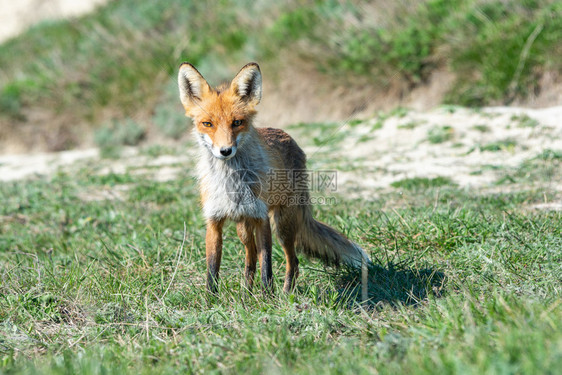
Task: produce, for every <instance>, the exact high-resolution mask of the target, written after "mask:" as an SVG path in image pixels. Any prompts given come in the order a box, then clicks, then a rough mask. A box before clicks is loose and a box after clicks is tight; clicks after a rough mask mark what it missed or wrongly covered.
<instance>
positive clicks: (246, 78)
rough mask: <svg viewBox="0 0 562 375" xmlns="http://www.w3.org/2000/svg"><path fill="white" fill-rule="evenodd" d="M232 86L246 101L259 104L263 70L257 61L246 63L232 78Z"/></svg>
mask: <svg viewBox="0 0 562 375" xmlns="http://www.w3.org/2000/svg"><path fill="white" fill-rule="evenodd" d="M230 87H231V88H232V89H233V90H234V92H235V93H236V94H237V95H238V96H239V97H240V98H241V99H242V100H243V101H246V102H250V103H252V104H254V105H255V104H258V103H259V102H260V100H261V72H260V67H259V65H258V64H256V63H249V64H246V65H245V66H244V67H243V68H242V69H240V71H239V72H238V74H237V75H236V77H234V79H233V80H232V83H231V84H230Z"/></svg>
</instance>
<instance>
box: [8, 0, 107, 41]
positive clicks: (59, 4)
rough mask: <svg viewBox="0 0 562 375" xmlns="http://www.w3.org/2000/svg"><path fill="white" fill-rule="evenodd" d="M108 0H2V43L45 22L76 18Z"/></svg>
mask: <svg viewBox="0 0 562 375" xmlns="http://www.w3.org/2000/svg"><path fill="white" fill-rule="evenodd" d="M107 1H108V0H18V1H13V0H0V43H1V42H3V41H4V40H7V39H9V38H11V37H14V36H16V35H18V34H19V33H21V32H22V31H25V29H27V28H28V27H30V26H32V25H34V24H36V23H38V22H40V21H44V20H55V19H60V18H68V17H76V16H79V15H82V14H85V13H88V12H91V11H92V10H94V8H96V7H97V6H100V5H103V4H105V3H107Z"/></svg>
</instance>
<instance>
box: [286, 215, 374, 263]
mask: <svg viewBox="0 0 562 375" xmlns="http://www.w3.org/2000/svg"><path fill="white" fill-rule="evenodd" d="M297 244H298V245H299V248H300V249H301V250H302V251H303V252H304V253H305V254H307V255H309V256H312V257H315V258H319V259H321V260H323V261H324V262H325V263H326V264H333V265H336V266H338V265H340V264H345V265H347V266H350V267H352V268H356V269H359V268H362V266H363V265H365V264H367V265H370V264H372V263H371V260H370V259H369V256H368V255H367V253H366V252H365V250H363V249H362V248H361V247H359V246H358V245H357V244H355V243H353V242H351V241H350V240H348V239H347V238H345V236H344V235H343V234H341V233H339V232H338V231H337V230H335V229H333V228H331V227H329V226H328V225H326V224H324V223H321V222H319V221H316V220H314V218H313V217H312V214H311V212H310V210H309V209H306V211H305V214H304V223H303V226H302V227H301V228H299V234H298V237H297Z"/></svg>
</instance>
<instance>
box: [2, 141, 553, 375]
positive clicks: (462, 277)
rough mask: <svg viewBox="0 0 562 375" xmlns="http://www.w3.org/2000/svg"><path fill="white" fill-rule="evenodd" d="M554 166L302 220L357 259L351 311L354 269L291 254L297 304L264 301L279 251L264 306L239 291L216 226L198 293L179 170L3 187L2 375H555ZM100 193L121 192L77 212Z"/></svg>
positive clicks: (201, 263)
mask: <svg viewBox="0 0 562 375" xmlns="http://www.w3.org/2000/svg"><path fill="white" fill-rule="evenodd" d="M164 151H165V150H164ZM150 152H157V153H161V152H163V151H162V150H159V149H158V150H152V151H151V150H148V151H147V153H150ZM560 160H561V157H560V155H559V152H556V151H549V150H547V151H545V152H543V153H541V154H540V155H538V156H537V157H536V158H533V159H531V160H529V161H528V162H526V163H524V164H523V165H522V166H521V169H522V171H523V169H524V168H527V169H526V170H528V171H531V170H532V171H535V173H543V172H544V173H543V174H542V175H541V176H542V177H541V178H539V179H537V180H536V182H535V184H527V185H522V187H521V188H520V189H518V190H517V191H513V192H510V193H507V192H506V193H485V192H479V191H477V190H473V189H472V190H465V189H462V188H459V187H457V186H456V185H454V184H452V183H451V182H450V181H449V180H447V179H442V178H438V179H431V180H430V179H417V180H415V181H414V179H411V180H403V181H401V182H400V186H397V187H401V188H403V190H402V191H400V192H387V193H380V194H379V195H378V196H377V197H376V198H372V199H371V200H354V199H346V198H344V196H343V195H341V196H337V198H338V201H339V202H338V204H337V205H335V206H319V207H317V208H316V216H317V217H318V218H319V219H321V220H323V221H325V222H327V223H329V224H330V225H333V226H335V227H337V228H338V229H340V230H341V231H342V232H344V233H345V234H346V235H348V236H349V237H350V238H352V239H354V240H355V241H357V242H358V243H359V244H361V245H362V246H363V247H365V248H366V249H367V251H368V253H369V254H370V255H371V257H372V259H373V262H374V264H375V265H374V266H373V267H372V268H371V272H370V277H371V278H370V281H369V297H370V298H371V300H370V302H369V303H368V304H367V305H366V306H361V305H360V304H359V303H358V299H357V298H358V292H359V289H360V288H359V285H358V281H357V278H356V275H355V274H354V273H353V272H348V271H345V270H340V271H338V270H335V269H331V268H324V267H323V266H322V265H321V264H320V263H319V262H317V261H312V260H308V259H306V258H304V257H302V256H301V273H300V277H299V279H298V285H297V288H296V290H295V292H294V293H292V294H290V295H284V294H282V293H280V289H281V285H282V280H283V273H284V256H283V253H282V250H281V249H280V247H279V246H278V245H277V244H275V245H274V255H273V260H274V278H275V284H276V290H277V293H276V294H275V295H274V296H269V297H265V296H262V295H261V293H260V292H259V291H258V290H256V293H255V294H249V293H247V291H246V290H245V289H244V287H243V267H244V266H243V264H244V261H243V258H244V254H243V249H242V246H241V245H240V243H239V241H238V239H237V236H236V234H235V230H234V227H233V226H232V225H231V226H229V227H228V229H227V230H226V233H225V241H224V246H225V249H224V255H223V262H222V266H221V281H220V293H219V296H218V297H216V296H212V295H208V294H207V293H206V292H205V289H204V277H205V260H204V259H205V249H204V231H205V230H204V226H205V225H204V220H203V219H202V217H201V213H200V209H199V204H198V197H197V191H196V185H195V181H194V179H193V178H192V177H191V176H190V175H189V174H187V172H186V174H185V175H183V174H182V175H179V176H178V177H177V178H176V179H175V180H172V181H168V182H165V183H161V182H155V181H153V180H151V179H150V178H149V177H148V176H145V175H142V174H140V175H139V174H137V173H134V174H133V173H129V172H125V173H123V174H115V173H113V174H108V175H98V174H97V172H96V171H97V168H96V167H94V166H88V165H84V167H83V168H82V169H79V170H77V171H76V172H74V173H72V174H66V173H62V172H60V173H58V174H56V175H54V176H53V177H51V178H48V179H30V180H26V181H19V182H10V183H2V184H0V199H1V200H2V202H3V205H2V206H1V207H0V249H2V250H1V251H0V270H1V271H0V273H1V278H0V280H1V284H0V372H1V373H7V374H19V373H45V374H70V373H83V374H100V373H115V374H117V373H118V374H123V373H142V374H144V373H146V374H148V373H150V374H153V373H178V372H187V373H213V372H216V373H240V372H244V373H263V372H271V371H276V372H279V373H287V374H289V373H319V374H320V373H322V374H323V373H350V372H353V373H365V374H366V373H373V372H374V371H377V372H379V373H388V374H392V373H422V374H435V373H555V372H557V371H558V370H557V369H559V368H560V366H562V347H561V346H560V340H561V337H562V324H561V323H560V322H562V304H560V301H561V292H562V289H561V287H560V277H561V275H562V269H561V268H560V264H561V262H562V251H561V250H562V242H561V237H560V233H561V232H562V213H561V212H556V211H537V210H532V209H530V207H531V206H532V205H534V204H535V203H542V202H544V201H545V200H547V201H553V200H555V199H560V196H559V192H556V190H550V189H549V188H548V183H549V181H556V180H557V179H558V178H559V172H555V170H556V167H557V166H558V169H559V163H560ZM533 163H534V164H533ZM188 164H189V163H188ZM547 167H549V168H550V167H552V169H553V171H554V172H553V173H556V174H554V175H549V174H548V173H547V172H548V171H547V169H548V168H547ZM190 169H192V166H191V165H185V170H186V171H189V170H190ZM521 173H522V174H521V177H520V178H521V180H520V181H519V182H521V183H528V182H529V181H530V179H531V178H533V177H525V176H524V174H523V172H521ZM535 177H537V176H535ZM533 179H535V178H533ZM541 181H542V182H543V183H542V184H541ZM545 182H546V185H545V184H544V183H545ZM444 186H445V187H446V188H443V187H444ZM524 186H529V187H528V188H525V187H524ZM545 186H546V187H545ZM420 187H422V188H420ZM104 190H106V191H107V190H116V191H119V192H120V194H119V195H116V196H115V197H116V198H115V199H102V200H99V199H98V200H92V199H88V197H89V196H96V195H95V194H93V192H96V191H104Z"/></svg>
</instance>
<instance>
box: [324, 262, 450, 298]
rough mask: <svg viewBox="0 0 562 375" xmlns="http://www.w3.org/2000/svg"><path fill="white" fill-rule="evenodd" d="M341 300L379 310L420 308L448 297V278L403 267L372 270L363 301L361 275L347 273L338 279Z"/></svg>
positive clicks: (336, 282)
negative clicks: (431, 301)
mask: <svg viewBox="0 0 562 375" xmlns="http://www.w3.org/2000/svg"><path fill="white" fill-rule="evenodd" d="M335 284H336V286H337V292H338V297H339V298H340V300H342V301H347V302H348V304H350V305H355V304H356V303H363V306H365V307H371V308H375V307H376V306H381V305H384V304H390V305H392V306H398V305H410V306H412V305H417V304H419V303H421V302H423V301H425V300H427V299H428V297H430V296H432V297H434V298H439V297H441V296H442V295H443V293H444V287H445V284H446V277H445V274H444V273H443V272H441V271H438V270H436V269H432V268H423V269H415V268H408V267H404V266H403V265H402V264H394V263H388V264H386V267H383V266H381V265H377V264H373V265H370V266H369V276H368V282H367V285H368V300H367V301H362V300H361V290H362V280H361V272H360V271H357V270H350V269H347V270H343V271H342V272H339V273H338V274H337V275H335Z"/></svg>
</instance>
